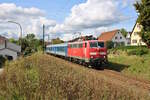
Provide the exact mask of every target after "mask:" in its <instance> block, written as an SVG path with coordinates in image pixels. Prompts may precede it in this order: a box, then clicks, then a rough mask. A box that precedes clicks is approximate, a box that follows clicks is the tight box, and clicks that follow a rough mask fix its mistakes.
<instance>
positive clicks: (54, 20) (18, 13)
mask: <svg viewBox="0 0 150 100" xmlns="http://www.w3.org/2000/svg"><path fill="white" fill-rule="evenodd" d="M136 1H139V0H0V35H2V36H6V37H8V38H15V39H17V38H18V37H19V36H20V30H19V26H18V25H17V24H14V23H10V22H8V21H14V22H17V23H19V24H20V25H21V26H22V28H23V36H26V35H27V34H29V33H34V34H35V35H36V37H38V38H42V25H43V24H44V25H45V26H46V29H45V33H46V34H47V35H49V36H50V39H52V38H57V37H59V38H61V39H63V40H65V41H67V40H71V39H73V38H74V37H78V36H79V35H93V36H95V37H96V36H99V35H100V34H101V33H102V32H106V31H111V30H114V29H121V28H125V29H126V30H127V31H132V29H133V26H134V24H135V22H136V19H137V13H136V11H135V9H134V6H133V4H134V3H135V2H136ZM75 33H76V34H75ZM77 33H81V34H77Z"/></svg>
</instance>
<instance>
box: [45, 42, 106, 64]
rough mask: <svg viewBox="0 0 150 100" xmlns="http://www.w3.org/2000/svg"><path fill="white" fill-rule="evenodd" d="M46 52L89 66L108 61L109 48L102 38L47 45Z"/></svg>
mask: <svg viewBox="0 0 150 100" xmlns="http://www.w3.org/2000/svg"><path fill="white" fill-rule="evenodd" d="M46 53H48V54H51V55H55V56H58V57H61V58H64V59H67V60H69V61H71V62H77V63H79V64H83V65H85V66H88V67H91V66H100V65H102V64H106V63H108V58H107V48H106V47H105V44H104V41H100V40H88V41H80V42H68V43H61V44H55V45H53V44H51V45H47V46H46Z"/></svg>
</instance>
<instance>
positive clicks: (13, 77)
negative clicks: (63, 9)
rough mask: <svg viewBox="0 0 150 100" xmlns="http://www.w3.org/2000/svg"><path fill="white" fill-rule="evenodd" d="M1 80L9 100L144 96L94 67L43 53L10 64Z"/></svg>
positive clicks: (122, 99) (110, 99)
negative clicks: (81, 65) (78, 64)
mask: <svg viewBox="0 0 150 100" xmlns="http://www.w3.org/2000/svg"><path fill="white" fill-rule="evenodd" d="M43 62H44V63H43ZM0 83H1V84H0V98H1V99H2V98H3V99H6V100H119V99H120V100H137V99H144V97H143V94H142V93H139V94H138V93H137V92H136V91H132V90H128V89H127V88H124V87H122V86H118V85H115V84H112V83H109V82H107V81H105V80H104V79H101V78H99V74H98V73H96V72H95V71H94V70H91V69H88V68H87V69H86V68H83V67H77V65H76V64H72V65H71V66H70V64H69V63H68V62H66V61H63V60H60V59H58V58H55V57H52V56H48V55H42V54H34V55H32V56H29V57H27V58H23V59H19V60H18V61H15V62H10V63H7V64H6V65H5V67H4V73H3V74H2V75H1V76H0ZM136 93H137V94H136ZM144 96H145V95H144ZM145 99H146V98H145Z"/></svg>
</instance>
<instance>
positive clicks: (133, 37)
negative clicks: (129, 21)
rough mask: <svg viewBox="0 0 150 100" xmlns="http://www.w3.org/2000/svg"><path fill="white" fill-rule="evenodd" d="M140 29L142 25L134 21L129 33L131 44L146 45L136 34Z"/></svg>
mask: <svg viewBox="0 0 150 100" xmlns="http://www.w3.org/2000/svg"><path fill="white" fill-rule="evenodd" d="M141 29H142V26H141V25H140V24H139V23H136V24H135V25H134V28H133V31H132V33H131V46H138V45H146V44H145V43H144V42H143V41H142V38H141V37H140V36H139V34H138V32H140V31H141Z"/></svg>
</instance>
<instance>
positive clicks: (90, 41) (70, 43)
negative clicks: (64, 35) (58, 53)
mask: <svg viewBox="0 0 150 100" xmlns="http://www.w3.org/2000/svg"><path fill="white" fill-rule="evenodd" d="M98 41H100V42H104V41H102V40H88V41H77V42H69V43H68V44H75V43H85V42H98Z"/></svg>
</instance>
